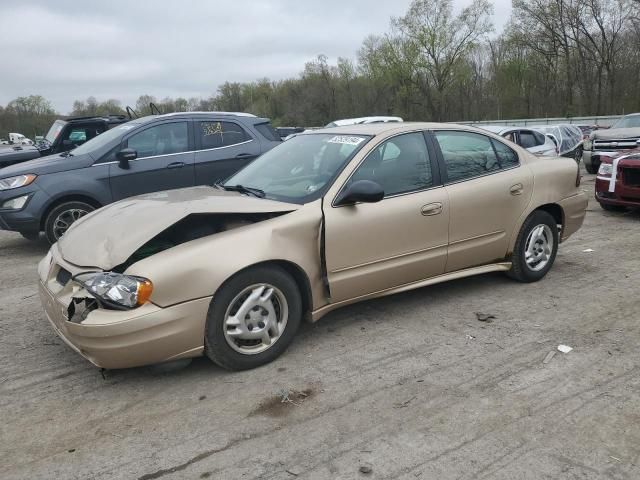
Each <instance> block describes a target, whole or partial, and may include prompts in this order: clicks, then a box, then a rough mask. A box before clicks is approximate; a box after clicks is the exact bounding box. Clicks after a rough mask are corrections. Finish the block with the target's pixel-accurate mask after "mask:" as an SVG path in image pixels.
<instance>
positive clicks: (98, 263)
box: [58, 186, 300, 270]
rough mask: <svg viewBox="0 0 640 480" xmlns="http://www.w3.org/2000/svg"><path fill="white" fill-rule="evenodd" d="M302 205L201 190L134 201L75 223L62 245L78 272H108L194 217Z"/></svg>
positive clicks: (121, 202)
mask: <svg viewBox="0 0 640 480" xmlns="http://www.w3.org/2000/svg"><path fill="white" fill-rule="evenodd" d="M299 208H300V205H296V204H291V203H284V202H276V201H272V200H266V199H261V198H255V197H249V196H246V195H243V194H240V193H237V192H226V191H224V190H220V189H216V188H214V187H208V186H200V187H190V188H183V189H178V190H169V191H165V192H156V193H149V194H146V195H140V196H138V197H131V198H127V199H125V200H121V201H119V202H116V203H112V204H110V205H107V206H106V207H103V208H101V209H99V210H97V211H95V212H93V213H91V214H89V215H87V216H85V217H83V218H82V219H80V220H79V221H77V222H76V223H74V224H73V225H72V226H71V228H69V230H68V231H67V233H66V234H65V235H64V236H63V237H62V238H61V239H60V241H59V242H58V249H59V250H60V253H61V254H62V257H63V258H64V259H65V260H66V261H68V262H70V263H72V264H74V265H77V266H82V267H96V268H100V269H102V270H108V269H111V268H114V267H116V266H118V265H120V264H122V263H124V262H125V261H126V260H127V259H128V258H129V257H130V256H131V255H132V254H133V253H134V252H135V251H136V250H137V249H138V248H140V247H141V246H142V245H144V244H145V243H146V242H147V241H149V240H150V239H151V238H153V237H155V236H156V235H157V234H159V233H160V232H162V231H163V230H165V229H167V228H168V227H170V226H171V225H173V224H175V223H176V222H178V221H180V220H182V219H183V218H184V217H186V216H187V215H190V214H197V213H272V212H273V213H275V212H290V211H293V210H297V209H299Z"/></svg>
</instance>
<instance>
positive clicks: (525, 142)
mask: <svg viewBox="0 0 640 480" xmlns="http://www.w3.org/2000/svg"><path fill="white" fill-rule="evenodd" d="M519 136H520V146H521V147H522V148H533V147H537V146H538V145H542V144H543V143H544V141H542V142H539V141H538V139H537V138H536V136H535V135H534V133H533V132H532V131H531V130H520V132H519Z"/></svg>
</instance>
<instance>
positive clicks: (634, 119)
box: [611, 115, 640, 128]
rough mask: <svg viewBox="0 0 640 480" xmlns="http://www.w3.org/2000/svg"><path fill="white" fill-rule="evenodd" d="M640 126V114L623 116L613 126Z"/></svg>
mask: <svg viewBox="0 0 640 480" xmlns="http://www.w3.org/2000/svg"><path fill="white" fill-rule="evenodd" d="M635 127H640V115H629V116H627V117H622V118H621V119H620V120H618V121H617V122H616V123H614V124H613V125H612V127H611V128H635Z"/></svg>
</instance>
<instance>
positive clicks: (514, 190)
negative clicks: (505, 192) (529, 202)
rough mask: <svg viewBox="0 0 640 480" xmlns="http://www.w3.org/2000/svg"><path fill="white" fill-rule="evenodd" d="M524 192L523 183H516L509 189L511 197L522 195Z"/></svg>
mask: <svg viewBox="0 0 640 480" xmlns="http://www.w3.org/2000/svg"><path fill="white" fill-rule="evenodd" d="M523 190H524V186H523V185H522V184H521V183H516V184H515V185H512V186H511V188H510V189H509V193H510V194H511V195H522V191H523Z"/></svg>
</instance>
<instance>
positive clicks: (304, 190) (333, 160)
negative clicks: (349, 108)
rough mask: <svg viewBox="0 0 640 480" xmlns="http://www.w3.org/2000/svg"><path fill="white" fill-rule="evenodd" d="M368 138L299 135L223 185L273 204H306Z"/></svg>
mask: <svg viewBox="0 0 640 480" xmlns="http://www.w3.org/2000/svg"><path fill="white" fill-rule="evenodd" d="M369 138H371V137H369V136H365V135H335V134H304V135H298V136H297V137H294V138H292V139H291V140H288V141H287V142H285V143H283V144H282V145H278V146H277V147H275V148H273V149H271V150H269V151H268V152H267V153H265V154H263V155H262V156H260V157H258V158H257V159H256V160H255V161H254V162H253V163H250V164H249V165H247V166H246V167H245V168H244V169H242V170H240V171H239V172H238V173H236V174H235V175H234V176H232V177H231V178H229V179H228V180H227V181H226V182H225V183H224V185H225V186H227V187H231V186H235V185H242V186H243V187H251V188H257V189H260V190H263V191H264V193H265V196H266V198H270V199H273V200H280V201H285V202H293V203H308V202H311V201H313V200H316V199H318V198H320V197H321V196H322V195H323V194H324V192H325V191H326V189H327V188H329V186H330V185H331V182H332V181H333V179H334V178H335V177H336V176H337V175H338V173H340V171H341V170H342V168H343V167H344V166H345V165H346V164H347V162H349V160H351V159H352V158H353V156H354V155H355V154H356V153H357V152H358V151H359V150H360V149H361V148H362V147H363V146H364V145H365V144H366V143H367V140H369Z"/></svg>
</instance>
